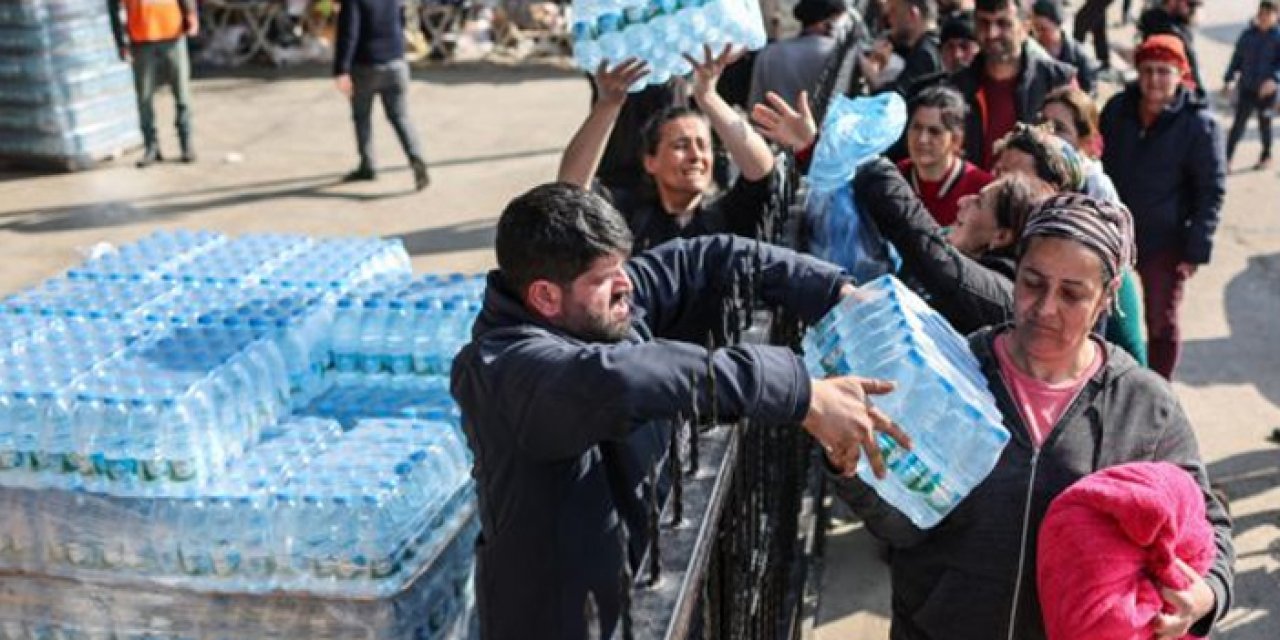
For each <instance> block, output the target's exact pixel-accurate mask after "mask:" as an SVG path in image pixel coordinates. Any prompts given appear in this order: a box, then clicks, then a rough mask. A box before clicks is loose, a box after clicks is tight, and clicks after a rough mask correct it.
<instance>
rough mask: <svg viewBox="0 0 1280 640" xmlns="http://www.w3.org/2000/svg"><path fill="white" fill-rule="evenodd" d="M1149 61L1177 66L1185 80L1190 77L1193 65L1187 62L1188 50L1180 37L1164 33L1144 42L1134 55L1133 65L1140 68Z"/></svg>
mask: <svg viewBox="0 0 1280 640" xmlns="http://www.w3.org/2000/svg"><path fill="white" fill-rule="evenodd" d="M1148 60H1153V61H1156V62H1167V63H1170V64H1173V65H1176V66H1177V67H1178V70H1179V71H1181V72H1182V75H1183V77H1184V78H1186V77H1187V76H1190V72H1191V63H1190V62H1188V61H1187V49H1186V47H1184V46H1183V44H1182V38H1179V37H1178V36H1175V35H1170V34H1167V33H1162V34H1160V35H1154V36H1151V37H1150V38H1147V39H1146V40H1143V41H1142V44H1140V45H1138V50H1137V51H1135V52H1134V54H1133V61H1134V62H1133V64H1134V66H1140V65H1141V64H1142V63H1143V62H1146V61H1148Z"/></svg>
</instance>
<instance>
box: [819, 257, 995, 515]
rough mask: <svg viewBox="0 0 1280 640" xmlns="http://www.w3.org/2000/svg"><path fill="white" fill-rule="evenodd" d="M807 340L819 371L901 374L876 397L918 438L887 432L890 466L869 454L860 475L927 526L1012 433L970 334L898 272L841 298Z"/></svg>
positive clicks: (883, 444) (882, 440)
mask: <svg viewBox="0 0 1280 640" xmlns="http://www.w3.org/2000/svg"><path fill="white" fill-rule="evenodd" d="M803 346H804V354H805V355H804V358H805V365H806V367H807V368H808V370H809V373H810V375H813V376H815V377H819V378H825V377H829V376H836V375H849V374H854V375H859V376H864V377H873V378H882V379H886V380H892V381H894V382H895V383H896V384H897V386H896V388H895V389H894V391H893V392H892V393H889V394H887V395H884V396H877V397H876V398H875V400H874V402H875V405H876V407H877V408H879V409H880V410H882V411H884V412H885V413H886V414H887V415H888V416H889V417H890V418H892V419H893V420H894V422H895V423H897V424H899V425H901V426H902V428H903V429H904V430H906V431H907V433H908V434H910V435H911V438H912V440H913V442H914V447H913V449H912V450H911V451H906V450H905V449H903V448H902V447H900V446H899V445H898V444H897V443H896V442H895V441H893V440H892V439H891V438H889V437H888V436H885V435H883V434H879V435H878V440H877V442H878V444H879V445H880V448H881V450H882V452H883V453H884V456H885V463H886V466H887V467H888V468H889V475H888V476H887V477H886V478H885V479H884V480H877V479H876V478H875V477H874V475H872V473H871V470H870V467H869V465H867V463H866V461H865V459H863V460H862V461H861V462H860V463H859V467H858V475H859V476H860V477H861V478H862V479H863V480H864V481H866V482H868V483H869V484H871V485H872V486H873V487H874V488H875V490H876V492H877V493H879V494H880V496H881V497H882V498H884V499H885V500H887V501H888V502H889V503H891V504H893V505H894V506H895V507H897V508H898V509H899V510H900V511H902V512H903V513H904V514H905V515H906V516H907V517H908V518H910V519H911V521H912V522H913V523H915V524H916V525H917V526H919V527H921V528H929V527H932V526H934V525H936V524H937V523H938V522H939V521H940V520H941V519H942V518H943V517H945V516H946V515H947V514H948V513H950V512H951V511H952V510H953V509H955V507H956V505H958V504H959V503H960V501H961V500H963V499H964V497H965V496H966V495H968V493H969V492H970V491H971V490H972V489H973V488H974V487H975V486H977V484H978V483H979V482H981V481H982V480H983V479H984V478H985V477H986V476H987V475H988V474H989V473H990V472H991V469H992V468H993V467H994V466H995V463H996V461H997V460H998V459H999V457H1000V453H1001V451H1003V450H1004V446H1005V444H1007V443H1008V441H1009V433H1008V431H1006V430H1005V428H1004V427H1003V425H1002V423H1003V419H1002V417H1001V414H1000V411H999V410H998V409H997V408H996V406H995V401H994V399H993V398H992V396H991V393H990V391H989V390H988V389H987V385H986V379H985V378H984V377H983V375H982V373H981V371H980V370H979V368H978V363H977V360H976V359H975V358H974V357H973V354H972V353H971V352H970V351H969V347H968V344H967V343H966V341H965V340H964V338H963V337H962V336H961V335H960V334H958V333H956V331H955V330H954V329H952V328H951V327H950V325H948V324H947V323H946V320H945V319H943V318H942V317H941V316H940V315H938V314H937V312H935V311H933V310H932V309H930V308H929V307H928V305H926V304H925V303H924V301H923V300H921V299H920V298H919V297H918V296H917V295H916V294H915V293H913V292H912V291H911V290H909V289H907V288H906V287H904V286H903V285H902V283H901V282H899V281H898V280H897V278H894V277H893V276H883V277H881V278H879V279H877V280H875V281H872V282H870V283H868V284H866V285H864V286H862V287H860V288H859V289H858V291H857V292H856V293H855V294H854V295H852V296H848V297H846V298H845V299H844V300H842V301H841V303H840V304H838V305H837V306H836V307H835V308H834V309H832V310H831V312H829V313H828V314H827V315H826V316H825V317H823V318H822V320H821V321H820V322H818V323H817V324H815V325H814V326H813V327H812V328H810V330H809V331H808V332H807V333H806V335H805V337H804V341H803Z"/></svg>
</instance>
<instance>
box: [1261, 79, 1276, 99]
mask: <svg viewBox="0 0 1280 640" xmlns="http://www.w3.org/2000/svg"><path fill="white" fill-rule="evenodd" d="M1275 94H1276V81H1275V80H1273V79H1271V78H1267V79H1266V80H1263V81H1262V84H1260V85H1258V97H1259V98H1270V97H1271V96H1274V95H1275Z"/></svg>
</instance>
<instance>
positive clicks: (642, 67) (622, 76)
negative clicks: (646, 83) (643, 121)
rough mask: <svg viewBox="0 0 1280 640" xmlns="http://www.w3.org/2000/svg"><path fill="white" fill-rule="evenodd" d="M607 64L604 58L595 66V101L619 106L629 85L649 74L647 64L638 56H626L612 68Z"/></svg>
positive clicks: (605, 104)
mask: <svg viewBox="0 0 1280 640" xmlns="http://www.w3.org/2000/svg"><path fill="white" fill-rule="evenodd" d="M608 65H609V61H608V60H605V61H602V62H601V63H600V66H599V67H597V68H596V92H597V93H596V103H597V104H599V105H602V106H616V107H621V106H622V103H624V102H626V101H627V90H628V89H630V88H631V85H633V84H635V83H637V82H639V81H640V79H641V78H644V77H645V76H647V75H649V65H648V64H647V63H645V61H644V60H641V59H639V58H627V59H626V60H623V61H622V62H621V63H619V64H618V66H616V67H614V68H612V69H610V68H609V67H608Z"/></svg>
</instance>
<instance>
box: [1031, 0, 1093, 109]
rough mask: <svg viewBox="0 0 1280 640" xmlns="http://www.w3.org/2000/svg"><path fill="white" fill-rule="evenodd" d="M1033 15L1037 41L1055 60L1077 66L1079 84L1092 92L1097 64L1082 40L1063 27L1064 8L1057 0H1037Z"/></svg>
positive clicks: (1032, 25)
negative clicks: (1072, 35) (1085, 48)
mask: <svg viewBox="0 0 1280 640" xmlns="http://www.w3.org/2000/svg"><path fill="white" fill-rule="evenodd" d="M1031 14H1032V16H1031V30H1032V31H1033V32H1034V33H1035V37H1036V42H1039V43H1040V46H1042V47H1044V50H1045V52H1047V53H1048V54H1049V55H1051V56H1053V59H1054V60H1057V61H1058V62H1064V63H1066V64H1069V65H1071V66H1072V67H1073V68H1075V70H1076V83H1077V84H1079V85H1080V88H1081V89H1083V90H1084V91H1085V92H1086V93H1089V94H1092V93H1093V89H1094V86H1095V85H1094V75H1095V74H1096V72H1097V69H1096V64H1095V62H1094V60H1093V58H1091V57H1089V54H1088V53H1086V52H1085V50H1084V47H1083V46H1082V45H1081V44H1080V42H1079V41H1077V40H1076V39H1075V38H1073V37H1071V35H1070V34H1068V33H1067V31H1066V30H1065V29H1063V28H1062V9H1061V8H1060V7H1059V6H1058V2H1057V0H1037V2H1036V3H1035V4H1034V5H1032V6H1031Z"/></svg>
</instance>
